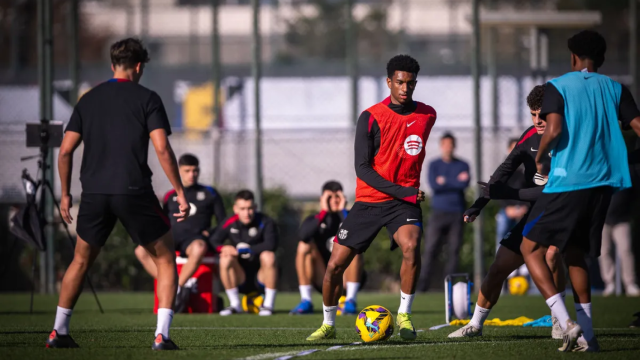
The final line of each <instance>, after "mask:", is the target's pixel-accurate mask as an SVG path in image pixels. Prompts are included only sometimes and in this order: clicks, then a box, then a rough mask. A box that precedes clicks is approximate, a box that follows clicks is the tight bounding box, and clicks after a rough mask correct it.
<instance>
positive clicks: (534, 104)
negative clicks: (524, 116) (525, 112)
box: [527, 85, 544, 111]
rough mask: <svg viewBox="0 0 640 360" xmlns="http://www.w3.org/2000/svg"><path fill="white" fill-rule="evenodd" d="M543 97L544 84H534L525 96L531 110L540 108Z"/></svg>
mask: <svg viewBox="0 0 640 360" xmlns="http://www.w3.org/2000/svg"><path fill="white" fill-rule="evenodd" d="M543 98H544V85H536V86H535V87H534V88H533V89H532V90H531V92H530V93H529V95H528V96H527V105H528V106H529V109H531V110H534V111H536V110H540V109H542V99H543Z"/></svg>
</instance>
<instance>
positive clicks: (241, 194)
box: [234, 189, 255, 201]
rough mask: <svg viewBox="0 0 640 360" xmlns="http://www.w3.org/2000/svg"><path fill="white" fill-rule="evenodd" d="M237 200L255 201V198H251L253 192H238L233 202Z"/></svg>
mask: <svg viewBox="0 0 640 360" xmlns="http://www.w3.org/2000/svg"><path fill="white" fill-rule="evenodd" d="M238 200H251V201H255V197H254V196H253V192H252V191H251V190H246V189H245V190H240V191H238V193H237V194H236V197H235V199H234V201H238Z"/></svg>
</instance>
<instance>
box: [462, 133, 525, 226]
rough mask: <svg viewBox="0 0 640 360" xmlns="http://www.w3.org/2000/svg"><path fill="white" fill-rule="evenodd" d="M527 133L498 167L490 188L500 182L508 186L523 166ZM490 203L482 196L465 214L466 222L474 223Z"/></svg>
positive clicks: (492, 176) (492, 177) (491, 179)
mask: <svg viewBox="0 0 640 360" xmlns="http://www.w3.org/2000/svg"><path fill="white" fill-rule="evenodd" d="M526 133H527V131H525V132H524V133H523V134H522V136H521V137H520V140H519V141H518V144H517V145H516V146H515V147H514V148H513V150H512V151H511V152H510V153H509V155H508V156H507V158H506V159H505V160H504V161H503V162H502V164H500V166H498V168H497V169H496V171H495V172H494V173H493V175H491V178H490V179H489V183H488V184H489V186H490V184H494V183H498V182H500V183H502V184H506V182H507V181H508V180H509V178H510V177H511V176H512V175H513V173H514V172H516V170H517V169H518V167H520V165H521V164H522V156H523V154H525V153H526V149H525V148H524V147H523V145H524V144H522V143H521V142H522V139H523V138H524V137H525V136H526ZM489 201H490V199H488V198H486V197H484V196H482V195H481V196H479V197H478V198H477V199H476V201H475V202H474V203H473V205H471V207H469V209H467V211H465V212H464V218H463V219H464V221H465V222H473V221H474V220H475V218H476V216H478V215H480V212H481V211H482V209H483V208H484V207H485V206H486V205H487V204H488V203H489Z"/></svg>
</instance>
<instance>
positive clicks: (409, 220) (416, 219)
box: [407, 219, 418, 221]
mask: <svg viewBox="0 0 640 360" xmlns="http://www.w3.org/2000/svg"><path fill="white" fill-rule="evenodd" d="M407 221H418V219H407Z"/></svg>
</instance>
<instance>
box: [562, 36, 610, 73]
mask: <svg viewBox="0 0 640 360" xmlns="http://www.w3.org/2000/svg"><path fill="white" fill-rule="evenodd" d="M567 46H568V47H569V50H571V52H572V53H573V54H576V55H577V56H578V57H579V58H580V59H582V60H584V59H590V60H593V65H594V66H595V67H596V68H599V67H600V66H602V63H604V53H606V52H607V42H606V41H605V40H604V38H603V37H602V35H600V34H599V33H598V32H596V31H592V30H584V31H581V32H579V33H577V34H575V35H573V36H572V37H570V38H569V40H568V41H567Z"/></svg>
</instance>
